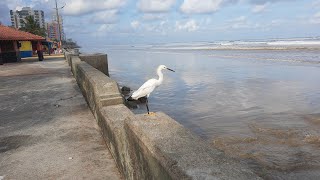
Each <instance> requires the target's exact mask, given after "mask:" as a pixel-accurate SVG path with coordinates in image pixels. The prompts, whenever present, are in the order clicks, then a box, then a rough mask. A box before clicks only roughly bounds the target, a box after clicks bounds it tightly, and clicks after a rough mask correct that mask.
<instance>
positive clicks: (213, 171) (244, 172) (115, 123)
mask: <svg viewBox="0 0 320 180" xmlns="http://www.w3.org/2000/svg"><path fill="white" fill-rule="evenodd" d="M70 63H71V68H72V72H73V73H74V75H75V77H76V79H77V82H78V84H79V86H80V88H81V90H82V91H83V94H84V96H85V97H86V100H87V102H88V104H89V107H90V108H91V110H92V112H93V114H94V115H95V117H96V119H97V121H98V124H99V126H100V128H101V132H102V135H103V137H104V139H105V141H106V144H107V145H108V147H109V149H110V151H111V153H112V155H113V157H114V158H115V161H116V162H117V165H118V167H119V170H120V172H121V173H122V174H123V176H124V177H125V178H126V179H246V180H247V179H260V178H259V177H258V176H256V175H255V174H254V173H253V172H252V171H251V170H250V169H249V168H248V167H247V166H246V165H244V164H241V163H240V162H238V161H236V160H234V159H231V158H228V157H226V156H225V155H224V153H223V152H221V151H219V150H216V149H214V148H213V147H211V146H209V145H208V144H206V143H205V142H204V141H203V140H201V138H199V137H198V136H196V135H194V134H193V133H192V132H190V131H188V130H187V129H185V128H184V127H183V126H182V125H180V124H179V123H177V122H176V121H174V120H173V119H171V118H170V117H169V116H167V115H165V114H163V113H161V112H158V113H156V115H155V116H149V115H148V116H147V115H134V114H133V113H132V112H131V111H130V110H129V109H128V108H127V107H126V106H124V105H123V98H122V96H121V94H120V91H119V88H118V85H117V83H116V82H115V81H113V80H111V79H110V78H109V77H107V76H105V75H104V74H103V73H101V72H100V71H98V70H97V69H95V68H93V67H92V66H90V65H89V64H87V63H85V62H83V61H80V60H79V58H77V57H72V58H71V60H70Z"/></svg>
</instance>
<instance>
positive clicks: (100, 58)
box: [79, 53, 109, 76]
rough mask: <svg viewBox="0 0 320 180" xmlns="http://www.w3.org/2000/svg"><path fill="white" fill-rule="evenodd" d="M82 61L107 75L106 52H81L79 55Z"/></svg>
mask: <svg viewBox="0 0 320 180" xmlns="http://www.w3.org/2000/svg"><path fill="white" fill-rule="evenodd" d="M79 57H80V59H81V60H82V61H85V62H86V63H88V64H90V65H91V66H92V67H94V68H96V69H98V70H99V71H101V72H103V73H104V74H105V75H107V76H109V69H108V57H107V55H106V54H101V53H97V54H81V55H79Z"/></svg>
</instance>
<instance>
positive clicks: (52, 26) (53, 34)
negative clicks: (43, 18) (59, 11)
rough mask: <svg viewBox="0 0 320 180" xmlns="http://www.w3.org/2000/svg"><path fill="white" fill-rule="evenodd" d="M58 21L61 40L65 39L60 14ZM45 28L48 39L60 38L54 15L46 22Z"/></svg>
mask: <svg viewBox="0 0 320 180" xmlns="http://www.w3.org/2000/svg"><path fill="white" fill-rule="evenodd" d="M59 23H60V32H61V40H65V34H64V30H63V20H62V17H61V16H60V17H59ZM46 29H47V34H48V37H49V38H50V39H56V40H58V41H59V40H60V32H59V26H58V19H57V16H56V15H53V16H52V22H49V23H47V26H46Z"/></svg>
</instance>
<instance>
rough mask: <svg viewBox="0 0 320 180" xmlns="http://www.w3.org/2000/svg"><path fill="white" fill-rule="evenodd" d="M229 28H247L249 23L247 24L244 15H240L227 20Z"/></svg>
mask: <svg viewBox="0 0 320 180" xmlns="http://www.w3.org/2000/svg"><path fill="white" fill-rule="evenodd" d="M228 22H229V25H230V28H232V29H242V28H249V27H251V25H250V24H249V22H248V20H247V17H246V16H240V17H237V18H234V19H232V20H229V21H228Z"/></svg>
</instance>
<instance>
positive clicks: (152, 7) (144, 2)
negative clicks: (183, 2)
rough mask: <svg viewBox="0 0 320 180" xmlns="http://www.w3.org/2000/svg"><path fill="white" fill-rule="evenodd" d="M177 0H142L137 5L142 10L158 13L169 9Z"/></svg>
mask: <svg viewBox="0 0 320 180" xmlns="http://www.w3.org/2000/svg"><path fill="white" fill-rule="evenodd" d="M175 2H176V0H140V1H139V2H138V3H137V7H138V9H139V10H140V11H142V12H147V13H157V12H166V11H169V10H170V8H171V7H172V5H174V3H175Z"/></svg>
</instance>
